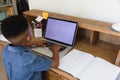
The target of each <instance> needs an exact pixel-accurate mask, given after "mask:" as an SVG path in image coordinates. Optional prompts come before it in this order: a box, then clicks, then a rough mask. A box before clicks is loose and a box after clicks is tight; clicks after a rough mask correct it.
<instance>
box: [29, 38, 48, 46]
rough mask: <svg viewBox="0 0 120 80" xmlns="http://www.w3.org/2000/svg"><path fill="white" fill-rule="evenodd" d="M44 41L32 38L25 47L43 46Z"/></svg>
mask: <svg viewBox="0 0 120 80" xmlns="http://www.w3.org/2000/svg"><path fill="white" fill-rule="evenodd" d="M45 43H46V41H44V40H41V39H40V38H33V39H32V40H31V41H30V42H29V43H27V46H30V47H33V46H41V47H42V46H44V45H45Z"/></svg>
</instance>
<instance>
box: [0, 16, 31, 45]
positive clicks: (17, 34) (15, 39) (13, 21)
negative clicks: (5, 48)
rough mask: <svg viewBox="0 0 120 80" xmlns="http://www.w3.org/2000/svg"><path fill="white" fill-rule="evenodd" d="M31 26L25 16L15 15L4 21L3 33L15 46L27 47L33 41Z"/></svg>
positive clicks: (2, 25)
mask: <svg viewBox="0 0 120 80" xmlns="http://www.w3.org/2000/svg"><path fill="white" fill-rule="evenodd" d="M29 28H30V27H29V24H28V22H27V20H26V18H25V17H24V16H21V15H15V16H11V17H8V18H6V19H4V20H3V21H2V24H1V32H2V34H3V35H4V37H5V38H6V39H8V40H9V41H10V42H11V43H12V44H13V45H26V44H27V42H28V41H29V40H30V39H31V35H30V31H29Z"/></svg>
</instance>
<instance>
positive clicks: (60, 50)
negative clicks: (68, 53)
mask: <svg viewBox="0 0 120 80" xmlns="http://www.w3.org/2000/svg"><path fill="white" fill-rule="evenodd" d="M53 45H54V43H51V42H47V44H46V47H51V46H53ZM65 48H66V47H64V46H62V47H61V48H60V49H59V52H62V51H63V50H65Z"/></svg>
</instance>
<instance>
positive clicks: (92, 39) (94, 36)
mask: <svg viewBox="0 0 120 80" xmlns="http://www.w3.org/2000/svg"><path fill="white" fill-rule="evenodd" d="M98 36H99V32H97V31H92V32H91V36H90V45H92V44H93V43H95V41H96V40H98Z"/></svg>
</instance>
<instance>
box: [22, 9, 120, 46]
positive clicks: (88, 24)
mask: <svg viewBox="0 0 120 80" xmlns="http://www.w3.org/2000/svg"><path fill="white" fill-rule="evenodd" d="M42 12H48V11H41V10H35V9H34V10H30V11H26V12H24V13H23V14H24V15H25V16H31V17H37V16H39V15H40V16H41V14H42ZM48 14H49V16H50V17H55V18H60V19H66V20H72V21H77V22H78V25H79V28H83V29H87V30H90V31H92V33H91V35H90V45H92V44H93V43H94V42H95V41H96V40H97V39H98V36H99V33H105V34H109V35H114V36H119V37H120V33H118V32H115V31H112V30H111V29H110V26H111V25H112V23H107V22H101V21H96V20H90V19H84V18H78V17H73V16H68V15H63V14H57V13H52V12H48Z"/></svg>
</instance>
